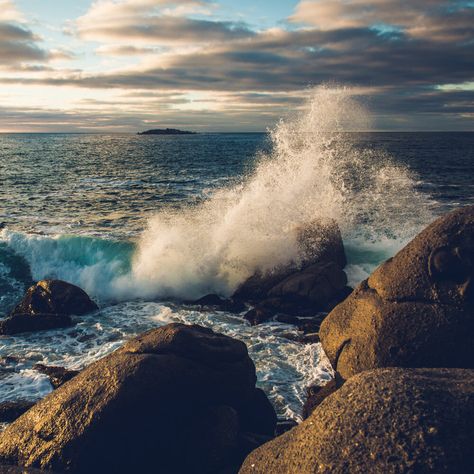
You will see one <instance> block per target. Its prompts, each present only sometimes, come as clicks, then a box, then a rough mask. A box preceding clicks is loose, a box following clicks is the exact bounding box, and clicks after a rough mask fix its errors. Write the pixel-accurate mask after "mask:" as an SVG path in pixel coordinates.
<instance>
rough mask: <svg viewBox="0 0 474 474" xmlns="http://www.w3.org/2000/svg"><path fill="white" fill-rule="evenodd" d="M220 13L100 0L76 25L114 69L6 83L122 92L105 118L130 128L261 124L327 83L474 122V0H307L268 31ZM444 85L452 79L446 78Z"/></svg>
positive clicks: (37, 75)
mask: <svg viewBox="0 0 474 474" xmlns="http://www.w3.org/2000/svg"><path fill="white" fill-rule="evenodd" d="M401 4H403V8H401V7H400V5H401ZM216 15H217V13H216V10H215V6H214V4H213V3H210V2H206V1H193V0H184V1H181V2H179V1H172V0H134V1H132V0H126V1H124V0H122V1H111V0H107V1H98V2H94V3H93V4H92V6H91V7H90V9H89V11H88V12H87V13H86V14H85V15H83V16H82V17H80V18H79V19H78V20H77V21H76V22H75V26H74V28H75V29H74V34H75V35H77V36H76V37H75V39H74V41H76V42H77V43H79V44H81V41H82V42H83V43H82V44H84V41H94V42H99V45H93V47H94V48H95V54H96V55H100V56H101V59H100V60H101V62H103V64H105V65H106V66H107V67H105V66H103V67H102V68H100V67H93V68H90V69H89V70H86V69H85V68H83V69H82V70H81V69H79V68H78V69H76V70H63V69H52V68H50V67H49V63H47V64H48V66H45V65H44V64H43V65H42V66H38V67H35V66H32V65H30V66H28V67H25V66H24V65H23V69H22V71H21V72H20V73H19V74H18V75H17V76H16V77H14V76H13V75H9V76H7V77H3V78H0V82H3V83H4V84H24V85H29V86H34V85H38V86H40V85H41V86H44V85H49V86H54V87H59V86H68V87H70V86H73V87H77V88H82V89H84V90H87V89H90V90H94V91H97V90H101V89H102V90H108V91H114V93H115V92H116V93H121V98H120V99H117V100H114V101H105V102H104V103H102V104H100V107H102V108H103V109H105V110H108V111H109V115H107V116H106V118H104V117H102V118H103V120H104V121H105V122H107V120H109V118H107V117H110V121H111V122H110V123H111V125H110V126H111V127H115V126H118V122H117V120H119V118H120V117H121V118H122V119H123V124H124V127H126V126H127V125H126V124H128V126H129V127H132V124H135V125H133V126H137V127H138V128H140V127H139V125H140V124H142V122H140V120H142V118H143V120H147V122H146V123H148V121H149V120H152V121H153V117H155V116H157V114H158V115H159V116H160V117H162V118H163V117H164V119H165V120H167V122H166V123H167V125H169V126H171V125H176V126H178V125H181V126H183V125H185V124H186V113H189V114H190V119H189V120H191V117H192V120H194V122H189V124H191V125H193V126H197V125H199V124H198V122H197V120H198V118H199V119H200V120H203V121H206V124H207V126H208V127H209V128H212V127H213V126H215V127H219V129H222V127H224V128H225V126H227V125H224V124H227V123H229V124H230V123H231V122H232V119H236V118H237V119H239V120H240V119H242V120H241V122H239V120H237V121H234V123H246V124H250V123H251V124H252V127H254V128H258V129H262V128H265V126H267V125H268V124H269V123H268V122H269V121H270V119H273V118H274V119H277V118H278V116H279V115H282V114H284V113H285V112H287V111H288V110H290V109H292V108H294V107H299V104H300V103H301V92H300V91H302V90H304V89H305V88H307V87H308V86H311V85H316V84H319V83H321V82H338V83H342V84H348V85H351V86H356V87H358V90H359V91H360V94H362V95H367V94H369V93H370V94H371V96H372V99H371V105H372V106H373V108H374V110H375V111H376V113H377V114H378V115H379V116H380V117H383V120H382V122H381V123H382V125H383V127H388V126H389V124H390V123H392V124H393V123H395V125H396V124H404V126H410V127H411V126H413V127H416V128H422V127H430V128H436V127H435V124H436V123H439V124H441V126H440V127H438V128H448V127H449V126H451V125H452V126H456V127H458V128H462V127H465V128H466V127H469V120H472V117H473V113H474V111H473V110H472V103H473V102H474V100H473V93H474V91H473V89H472V88H470V87H466V86H462V85H463V84H472V83H473V72H472V71H473V70H472V64H473V63H474V52H473V51H474V47H473V46H474V34H473V32H474V27H473V25H474V8H473V6H472V2H471V3H469V2H462V1H454V0H453V1H447V0H412V1H410V2H400V1H399V0H367V1H362V0H330V1H329V0H318V1H316V0H315V1H308V0H303V1H301V2H299V3H298V4H297V6H296V8H295V12H294V14H293V15H292V16H291V17H290V19H289V21H290V23H284V22H282V23H280V26H279V27H275V28H271V29H267V30H257V29H255V28H254V27H251V26H250V25H249V24H246V23H242V22H232V21H226V20H222V19H217V18H219V17H217V16H216ZM5 25H7V26H8V28H7V27H5V30H4V32H3V33H2V29H1V28H0V48H1V44H2V41H4V42H5V41H7V42H10V43H14V44H16V45H17V46H18V45H19V46H23V47H25V46H29V47H30V48H31V51H30V53H29V54H30V58H31V59H34V56H35V54H36V55H37V56H36V58H37V59H36V61H38V62H41V61H43V62H45V61H47V60H50V59H52V58H54V57H61V54H62V55H64V57H67V56H68V53H67V51H64V50H62V49H61V50H58V51H56V52H54V51H53V52H51V51H49V52H46V51H44V50H42V49H41V48H39V47H38V45H37V39H36V38H35V36H34V35H33V34H32V33H31V31H29V30H28V29H27V28H26V27H25V26H22V25H20V24H16V23H12V22H10V23H8V22H7V23H5ZM15 28H16V30H15ZM15 35H16V36H15ZM3 38H5V39H3ZM10 43H8V44H9V45H10V46H9V47H8V48H7V50H8V51H10V56H8V55H6V57H11V58H12V59H11V60H12V61H13V60H14V58H18V57H21V54H18V55H16V53H15V52H14V49H13V48H12V47H11V44H10ZM91 48H92V46H91ZM25 51H26V50H25ZM25 51H23V57H25V55H27V53H26V52H25ZM0 54H1V49H0ZM41 58H42V59H41ZM110 65H113V67H114V68H113V69H112V68H111V67H110ZM19 70H20V68H19ZM23 72H24V74H23ZM28 72H29V74H28ZM443 84H444V85H449V87H447V86H445V87H444V88H443V87H440V85H443ZM463 87H464V89H463ZM190 91H192V94H190ZM134 97H135V99H136V100H134ZM99 102H100V101H99ZM85 106H87V107H89V108H90V110H96V109H97V107H99V103H98V101H97V99H95V101H90V102H87V103H86V102H83V103H81V104H78V107H79V109H74V110H75V111H76V112H77V113H78V114H79V113H80V114H82V116H84V117H86V115H84V114H86V111H85V110H84V107H85ZM123 107H127V108H128V113H127V114H125V112H124V111H123V110H122V108H123ZM251 110H253V111H254V118H251V117H250V115H251ZM157 111H159V113H158V112H157ZM99 112H100V113H101V114H102V112H103V111H99ZM99 112H98V113H99ZM112 112H113V113H116V119H117V120H115V119H113V118H112V115H113V113H112ZM35 113H36V112H35ZM104 113H105V112H104ZM133 113H136V118H135V119H134V120H135V121H133V120H132V119H131V118H130V115H131V114H133ZM213 113H215V114H217V115H218V116H219V117H221V118H222V121H223V122H222V123H219V120H215V119H214V118H213V115H212V114H213ZM390 114H393V119H390V118H388V115H390ZM140 117H142V118H140ZM173 117H174V119H173ZM420 118H421V119H420ZM173 120H176V121H173ZM258 120H260V123H261V124H262V125H261V126H259V127H257V125H256V124H257V123H258ZM105 122H104V123H105ZM112 122H113V124H112ZM107 123H108V122H107ZM407 124H408V125H407ZM449 124H451V125H449ZM71 126H72V125H71ZM75 126H76V125H74V127H75Z"/></svg>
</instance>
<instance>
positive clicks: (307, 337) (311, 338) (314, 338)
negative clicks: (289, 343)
mask: <svg viewBox="0 0 474 474" xmlns="http://www.w3.org/2000/svg"><path fill="white" fill-rule="evenodd" d="M299 342H300V343H301V344H318V343H319V342H321V340H320V339H319V333H317V332H314V333H309V334H303V335H302V336H301V337H300V338H299Z"/></svg>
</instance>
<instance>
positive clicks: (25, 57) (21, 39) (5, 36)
mask: <svg viewBox="0 0 474 474" xmlns="http://www.w3.org/2000/svg"><path fill="white" fill-rule="evenodd" d="M37 41H38V38H37V37H36V36H35V35H34V34H33V33H32V32H31V31H30V30H29V29H27V28H25V27H23V26H20V25H17V24H13V23H7V22H0V57H1V58H2V61H1V65H2V66H3V67H5V66H11V65H15V64H20V63H21V62H23V61H46V60H47V59H48V56H49V55H48V52H47V51H46V50H44V49H42V48H40V47H39V46H38V44H37Z"/></svg>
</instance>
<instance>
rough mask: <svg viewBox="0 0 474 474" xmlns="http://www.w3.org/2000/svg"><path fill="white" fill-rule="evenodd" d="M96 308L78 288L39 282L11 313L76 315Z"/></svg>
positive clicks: (29, 289) (62, 282) (56, 283)
mask: <svg viewBox="0 0 474 474" xmlns="http://www.w3.org/2000/svg"><path fill="white" fill-rule="evenodd" d="M97 309H98V306H97V305H96V304H95V303H94V302H93V301H92V300H91V299H90V298H89V296H88V295H87V293H86V292H85V291H84V290H82V289H81V288H79V287H78V286H75V285H72V284H71V283H67V282H65V281H62V280H41V281H39V282H38V283H36V284H35V285H33V286H31V287H30V288H28V290H27V292H26V294H25V296H24V298H23V300H22V301H21V302H20V303H19V304H18V305H17V306H16V308H15V309H14V310H13V311H12V313H11V316H14V315H16V314H30V315H32V316H33V315H38V314H67V315H71V314H76V315H82V314H87V313H91V312H92V311H96V310H97Z"/></svg>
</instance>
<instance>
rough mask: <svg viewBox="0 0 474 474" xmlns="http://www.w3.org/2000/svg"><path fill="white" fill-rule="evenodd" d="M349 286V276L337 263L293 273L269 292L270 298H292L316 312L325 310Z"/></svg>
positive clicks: (315, 266)
mask: <svg viewBox="0 0 474 474" xmlns="http://www.w3.org/2000/svg"><path fill="white" fill-rule="evenodd" d="M346 285H347V276H346V274H345V273H344V271H343V270H342V268H341V267H340V266H339V265H338V264H337V263H335V262H327V263H316V264H314V265H310V266H309V267H307V268H305V269H303V270H301V271H298V272H296V273H293V274H291V275H289V276H288V277H286V278H285V279H284V280H282V281H281V282H279V283H278V284H277V285H275V286H274V287H273V288H271V289H270V290H269V291H268V293H267V294H268V296H269V297H276V298H291V299H293V300H297V301H299V304H300V305H303V304H304V305H305V306H307V307H311V308H313V309H314V311H315V312H316V311H320V310H321V309H323V308H324V307H325V306H326V305H327V304H328V303H329V302H330V301H331V300H332V299H333V298H334V297H335V296H336V295H338V294H339V293H340V292H341V291H342V290H343V289H344V288H345V287H346Z"/></svg>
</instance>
